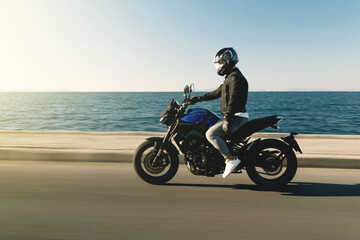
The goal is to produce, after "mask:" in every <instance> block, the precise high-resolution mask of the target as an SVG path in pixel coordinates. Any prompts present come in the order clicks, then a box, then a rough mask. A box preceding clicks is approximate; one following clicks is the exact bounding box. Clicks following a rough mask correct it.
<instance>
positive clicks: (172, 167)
mask: <svg viewBox="0 0 360 240" xmlns="http://www.w3.org/2000/svg"><path fill="white" fill-rule="evenodd" d="M154 146H155V142H154V141H145V142H144V143H142V144H141V145H140V146H139V147H138V148H137V149H136V151H135V154H134V158H133V165H134V168H135V171H136V173H137V175H138V176H139V177H140V178H141V179H143V180H144V181H145V182H148V183H150V184H157V185H158V184H164V183H166V182H168V181H170V180H171V179H172V178H173V177H174V176H175V174H176V172H177V170H178V168H179V157H178V155H177V154H176V153H175V152H174V151H172V150H171V148H167V147H165V148H164V150H163V153H162V154H161V157H160V161H159V162H161V164H157V165H154V164H153V161H152V160H153V159H154V154H153V148H154Z"/></svg>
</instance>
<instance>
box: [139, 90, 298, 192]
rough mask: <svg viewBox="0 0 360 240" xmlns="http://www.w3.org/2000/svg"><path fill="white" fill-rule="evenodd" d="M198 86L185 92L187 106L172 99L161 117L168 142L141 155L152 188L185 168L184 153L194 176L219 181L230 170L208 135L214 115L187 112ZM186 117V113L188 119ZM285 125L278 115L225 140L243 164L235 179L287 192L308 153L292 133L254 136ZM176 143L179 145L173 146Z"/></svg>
mask: <svg viewBox="0 0 360 240" xmlns="http://www.w3.org/2000/svg"><path fill="white" fill-rule="evenodd" d="M193 88H194V84H191V85H190V87H189V86H188V85H186V86H185V88H184V97H185V98H184V100H183V102H182V103H181V104H179V103H178V102H176V101H174V99H171V101H170V103H169V104H168V105H167V107H166V108H165V110H164V112H163V113H162V114H161V118H160V123H161V124H164V125H167V128H168V130H167V133H166V135H165V137H163V138H160V137H150V138H147V139H146V141H145V142H144V143H142V144H141V145H140V146H139V147H138V148H137V150H136V151H135V154H134V157H133V165H134V168H135V171H136V173H137V174H138V175H139V176H140V178H141V179H143V180H144V181H146V182H148V183H150V184H165V183H166V182H168V181H169V180H171V179H172V178H173V177H174V176H175V174H176V172H177V170H178V167H179V150H180V151H181V153H182V154H183V155H184V161H185V164H186V166H187V168H188V170H189V171H190V172H191V173H193V174H194V175H201V176H208V177H214V176H215V175H217V174H221V173H223V172H224V169H225V161H224V158H223V156H222V155H221V154H220V153H219V151H217V150H216V149H215V148H214V147H213V146H212V144H210V143H209V142H208V140H207V139H206V135H205V133H206V131H207V130H208V129H209V128H210V127H211V126H212V125H214V124H215V123H217V122H218V121H219V117H217V116H216V115H215V114H214V113H212V112H211V111H209V110H207V109H203V108H193V109H188V110H187V112H186V109H187V107H188V106H189V105H191V104H192V102H191V100H190V98H191V92H192V91H193ZM185 112H186V113H185ZM281 120H282V118H281V117H277V116H276V115H273V116H268V117H264V118H258V119H253V120H250V121H248V122H247V123H246V124H244V125H243V126H242V127H240V128H239V129H238V130H237V131H235V132H233V133H229V134H228V136H227V137H225V138H224V140H225V141H226V144H227V146H228V148H229V150H230V151H231V154H232V155H233V156H237V157H238V158H239V159H240V160H241V163H240V164H239V165H238V166H237V167H236V168H235V170H234V171H233V174H234V173H242V170H246V173H247V174H248V176H249V177H250V179H251V180H252V181H253V182H254V183H255V184H257V185H259V186H261V187H265V188H274V187H281V186H284V185H286V184H287V183H289V182H290V181H291V180H292V179H293V177H294V176H295V174H296V171H297V158H296V155H295V152H294V150H295V151H296V152H300V153H302V151H301V149H300V147H299V145H298V143H297V141H296V140H295V137H294V136H295V135H297V134H298V133H296V132H292V133H291V134H290V135H288V136H286V137H281V139H261V138H258V139H255V140H254V141H252V140H251V137H250V136H251V135H252V134H253V133H255V132H258V131H260V130H262V129H265V128H268V127H272V128H274V129H278V128H279V127H278V126H277V125H276V124H278V123H279V122H280V121H281ZM173 143H174V144H173Z"/></svg>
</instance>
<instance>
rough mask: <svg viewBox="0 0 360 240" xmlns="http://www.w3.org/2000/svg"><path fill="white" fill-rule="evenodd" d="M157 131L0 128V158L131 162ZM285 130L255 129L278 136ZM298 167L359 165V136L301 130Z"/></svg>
mask: <svg viewBox="0 0 360 240" xmlns="http://www.w3.org/2000/svg"><path fill="white" fill-rule="evenodd" d="M164 134H165V133H159V132H66V131H62V132H59V131H0V160H32V161H99V162H131V160H132V156H133V154H134V152H135V149H136V148H137V147H138V146H139V145H140V144H141V143H142V142H143V141H145V138H147V137H150V136H158V137H161V136H164ZM287 135H288V134H286V133H258V134H254V135H253V136H252V138H253V139H256V138H280V137H283V136H287ZM296 139H297V141H298V143H299V145H300V147H301V149H302V151H303V153H304V154H299V153H297V157H298V159H299V166H301V167H328V168H360V136H358V135H315V134H300V135H298V136H296Z"/></svg>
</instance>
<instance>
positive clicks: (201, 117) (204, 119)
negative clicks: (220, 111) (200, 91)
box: [181, 108, 220, 127]
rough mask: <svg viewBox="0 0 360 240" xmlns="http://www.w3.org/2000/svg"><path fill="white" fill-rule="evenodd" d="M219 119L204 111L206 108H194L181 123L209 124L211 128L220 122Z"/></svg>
mask: <svg viewBox="0 0 360 240" xmlns="http://www.w3.org/2000/svg"><path fill="white" fill-rule="evenodd" d="M219 120H220V119H219V117H218V116H216V115H215V114H214V113H213V112H211V111H209V110H207V109H204V108H193V109H189V110H188V111H187V113H186V114H185V116H184V117H182V118H181V121H183V122H187V123H196V124H197V123H207V124H209V127H211V126H212V125H214V124H215V123H217V122H218V121H219Z"/></svg>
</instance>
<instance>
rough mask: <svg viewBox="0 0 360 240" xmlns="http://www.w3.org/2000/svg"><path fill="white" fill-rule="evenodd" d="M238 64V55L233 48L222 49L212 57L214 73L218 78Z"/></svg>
mask: <svg viewBox="0 0 360 240" xmlns="http://www.w3.org/2000/svg"><path fill="white" fill-rule="evenodd" d="M238 62H239V59H238V55H237V53H236V52H235V50H234V49H233V48H223V49H221V50H219V51H218V52H217V53H216V54H215V57H214V64H215V68H216V72H217V74H219V75H220V76H224V75H225V74H227V73H228V72H229V71H230V69H232V68H233V67H234V66H235V64H236V63H238Z"/></svg>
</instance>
